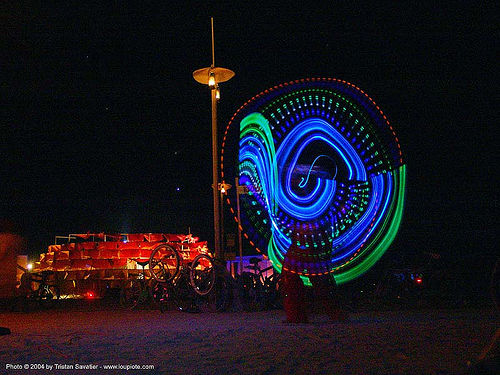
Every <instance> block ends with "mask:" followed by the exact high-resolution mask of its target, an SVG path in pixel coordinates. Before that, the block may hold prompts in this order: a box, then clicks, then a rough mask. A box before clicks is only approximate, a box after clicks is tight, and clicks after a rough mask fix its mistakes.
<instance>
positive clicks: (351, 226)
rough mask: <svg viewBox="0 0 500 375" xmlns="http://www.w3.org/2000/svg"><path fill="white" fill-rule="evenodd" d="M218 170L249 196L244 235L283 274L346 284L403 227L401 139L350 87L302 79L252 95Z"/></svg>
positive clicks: (231, 130) (234, 122)
mask: <svg viewBox="0 0 500 375" xmlns="http://www.w3.org/2000/svg"><path fill="white" fill-rule="evenodd" d="M229 139H238V140H239V142H238V144H236V142H228V140H229ZM224 157H226V163H225V164H224ZM228 158H229V159H230V160H231V162H232V163H231V164H230V165H228V163H227V159H228ZM233 163H234V164H233ZM221 164H222V178H223V180H224V179H226V180H229V179H231V178H232V179H233V180H234V177H237V178H238V182H239V184H240V185H245V186H246V187H247V189H248V194H241V195H240V196H239V198H240V205H241V223H240V224H239V225H241V228H242V230H243V232H244V235H245V237H246V238H247V239H248V240H249V241H250V243H251V244H252V245H253V246H255V247H256V248H257V249H258V250H259V251H260V252H263V253H264V254H266V255H267V256H269V258H270V259H271V260H272V262H273V265H274V267H275V268H276V269H277V270H279V271H281V270H282V268H284V269H286V270H288V271H290V272H295V273H298V274H300V275H301V276H304V277H307V276H315V275H323V274H328V273H334V275H335V279H336V281H337V283H339V284H341V283H344V282H347V281H349V280H352V279H354V278H356V277H358V276H359V275H361V274H363V273H364V272H366V271H367V270H368V269H369V268H370V267H371V266H373V265H374V264H375V262H376V261H377V260H378V259H379V258H380V257H381V256H382V254H383V253H384V252H385V251H386V250H387V248H388V247H389V245H390V244H391V242H392V241H393V240H394V238H395V235H396V232H397V230H398V228H399V225H400V222H401V216H402V210H403V201H404V197H405V176H406V169H405V165H404V163H403V157H402V152H401V147H400V145H399V141H398V138H397V137H396V134H395V132H394V130H393V128H392V127H391V125H390V124H389V122H388V120H387V118H386V116H385V115H384V114H383V113H382V111H381V110H380V108H379V107H378V106H377V105H376V104H375V102H374V101H373V100H372V99H371V98H370V97H369V96H368V95H367V94H366V93H365V92H364V91H363V90H361V89H360V88H358V87H356V86H354V85H353V84H351V83H349V82H346V81H341V80H337V79H332V78H315V79H303V80H298V81H293V82H289V83H285V84H281V85H278V86H274V87H273V88H270V89H269V90H266V91H264V92H261V93H260V94H258V95H257V96H255V97H253V98H252V99H251V100H249V101H248V102H246V103H245V104H244V105H243V106H242V107H241V108H240V109H239V110H238V111H237V112H236V113H235V114H234V116H233V117H232V118H231V121H230V122H229V124H228V126H227V128H226V132H225V135H224V140H223V145H222V156H221ZM232 190H233V191H232V195H231V196H230V197H231V199H228V201H229V203H231V202H235V199H236V192H235V191H234V190H235V189H232ZM234 206H235V205H234V204H231V207H234ZM231 210H232V212H233V213H234V208H231ZM292 251H293V253H290V252H292ZM287 253H288V254H287ZM285 255H287V256H286V257H285Z"/></svg>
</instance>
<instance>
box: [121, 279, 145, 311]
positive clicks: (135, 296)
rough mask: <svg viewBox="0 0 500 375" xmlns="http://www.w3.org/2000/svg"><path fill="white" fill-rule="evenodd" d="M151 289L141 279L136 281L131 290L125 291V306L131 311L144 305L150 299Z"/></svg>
mask: <svg viewBox="0 0 500 375" xmlns="http://www.w3.org/2000/svg"><path fill="white" fill-rule="evenodd" d="M149 293H150V292H149V289H148V288H147V287H146V285H145V282H144V281H143V280H141V279H134V280H132V282H131V285H130V287H129V288H126V289H125V290H124V296H123V302H122V303H123V305H124V306H125V307H127V308H129V309H135V308H136V307H137V306H139V305H144V304H145V302H147V300H148V299H149V296H150V294H149Z"/></svg>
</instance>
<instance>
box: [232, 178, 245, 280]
mask: <svg viewBox="0 0 500 375" xmlns="http://www.w3.org/2000/svg"><path fill="white" fill-rule="evenodd" d="M234 180H235V182H234V186H235V187H236V211H237V212H238V247H239V250H240V264H239V267H238V268H239V269H240V275H241V274H242V272H243V243H242V240H241V217H240V185H239V182H238V177H236V178H235V179H234Z"/></svg>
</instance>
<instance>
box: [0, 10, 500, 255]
mask: <svg viewBox="0 0 500 375" xmlns="http://www.w3.org/2000/svg"><path fill="white" fill-rule="evenodd" d="M11 3H12V4H16V5H10V6H9V5H7V6H4V9H2V10H1V16H0V17H1V22H0V25H1V28H2V29H1V34H2V39H1V40H2V48H1V50H2V52H3V54H2V58H1V62H0V64H1V66H2V67H1V73H0V74H1V80H0V82H1V95H0V108H1V123H0V126H1V132H0V176H1V177H0V178H1V182H0V218H3V219H7V220H10V221H12V222H14V223H16V224H17V225H18V228H19V230H20V231H21V233H22V234H23V235H24V236H25V237H26V238H27V239H28V244H29V250H30V252H31V253H35V254H36V253H38V252H40V251H41V250H43V249H45V248H46V246H47V245H49V244H50V243H52V241H53V238H54V236H55V235H61V234H68V233H79V232H87V231H91V232H102V231H104V232H170V233H173V232H180V233H186V232H187V231H188V228H190V229H191V231H192V233H194V234H195V235H199V236H200V237H201V238H202V239H206V240H210V241H211V239H212V236H213V234H212V229H211V228H212V211H211V209H212V195H211V183H212V176H211V143H210V142H211V138H210V95H209V90H208V88H207V87H204V86H203V85H200V84H199V83H197V82H195V81H194V79H193V78H192V72H193V71H194V70H196V69H199V68H203V67H207V66H209V65H210V63H211V55H210V54H211V50H210V16H214V17H215V40H216V50H215V60H216V61H215V62H216V65H217V66H222V67H226V68H230V69H232V70H234V71H235V72H236V76H235V77H234V78H233V79H232V80H230V81H229V82H226V83H224V84H222V85H221V89H222V90H221V91H222V100H221V101H220V103H219V107H218V109H219V116H218V118H219V128H220V131H221V133H222V132H223V130H224V128H225V126H226V125H227V123H228V121H229V119H230V117H231V116H232V114H233V113H234V112H235V111H236V110H237V109H238V108H239V107H240V106H241V105H242V104H243V103H244V102H245V101H247V100H249V99H250V98H251V97H252V96H254V95H256V94H258V93H259V92H261V91H263V90H265V89H267V88H269V87H271V86H274V85H276V84H279V83H283V82H287V81H291V80H294V79H300V78H306V77H332V78H340V79H345V80H347V81H349V82H352V83H354V84H356V85H357V86H359V87H361V88H362V89H363V90H364V91H366V92H367V93H368V94H369V95H370V96H371V97H372V98H373V99H374V100H375V102H376V103H377V104H378V105H379V106H380V107H381V109H382V110H383V111H384V113H386V114H387V116H388V118H389V120H390V121H391V123H392V124H393V126H394V127H395V129H396V132H397V134H398V136H399V139H400V141H401V145H402V148H403V152H404V153H405V157H406V162H407V165H408V190H407V192H408V195H407V205H406V210H405V216H404V220H403V224H402V227H401V229H400V233H399V234H398V237H397V239H396V241H395V242H394V244H393V246H392V247H391V249H390V250H389V252H388V254H387V255H386V256H387V257H391V256H393V255H395V254H408V255H409V256H412V255H413V256H416V257H417V258H418V257H420V256H421V254H423V253H424V252H438V253H441V254H443V256H446V257H450V258H453V257H463V258H464V259H465V258H467V257H470V256H476V255H478V254H493V253H494V252H495V246H496V242H497V240H496V237H497V236H496V234H497V230H496V227H497V223H496V222H497V218H498V215H497V213H498V172H495V170H497V168H496V166H497V164H498V130H497V126H498V118H499V116H498V107H499V106H498V83H499V79H498V60H497V59H496V58H495V57H496V56H497V53H498V40H499V37H500V35H499V28H498V26H497V25H498V24H497V23H496V22H495V17H494V14H496V12H495V9H494V8H493V7H488V6H486V5H483V4H481V5H479V4H480V3H477V5H476V6H474V5H470V6H464V5H457V4H450V5H448V4H446V5H445V4H440V5H439V7H437V4H438V3H437V2H427V3H428V5H425V4H424V5H421V4H420V5H419V6H418V7H415V6H413V5H412V6H410V5H408V4H403V3H404V2H394V4H392V2H391V5H381V4H382V3H379V2H360V3H356V2H340V4H337V3H339V2H328V1H327V2H322V3H326V4H323V5H322V6H321V7H313V6H312V5H308V7H306V6H305V5H300V6H299V7H297V4H294V3H292V2H281V4H279V5H273V4H278V3H280V2H268V5H267V6H266V7H261V6H257V5H254V4H255V3H253V2H249V3H248V4H247V5H240V3H239V2H235V4H238V5H232V7H230V8H229V9H223V7H222V6H220V5H219V7H216V8H214V9H209V6H208V5H204V6H200V5H196V6H194V5H192V4H189V3H188V2H176V3H177V5H172V3H174V2H171V1H162V2H147V5H142V2H130V3H133V4H135V5H130V4H129V3H128V2H123V1H114V2H106V1H102V2H97V3H96V4H98V5H89V4H86V2H71V1H70V2H62V3H61V4H60V5H59V6H57V7H55V6H49V7H36V6H33V5H30V6H29V7H26V8H22V6H20V5H17V2H11ZM99 3H104V4H106V5H103V4H99ZM108 3H110V4H109V5H107V4H108ZM139 3H141V5H138V4H139ZM252 3H253V4H252ZM301 3H303V4H305V3H306V2H301ZM307 3H309V2H307ZM424 3H425V2H424ZM464 3H465V2H464ZM496 11H498V8H497V9H496ZM233 141H235V140H233ZM230 220H232V219H230V218H229V217H228V218H226V221H228V222H229V221H230ZM391 254H392V255H391Z"/></svg>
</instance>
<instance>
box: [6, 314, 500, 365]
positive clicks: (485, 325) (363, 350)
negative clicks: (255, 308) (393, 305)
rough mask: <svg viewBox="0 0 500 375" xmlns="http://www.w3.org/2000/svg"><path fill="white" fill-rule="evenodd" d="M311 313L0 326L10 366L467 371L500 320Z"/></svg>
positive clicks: (21, 317)
mask: <svg viewBox="0 0 500 375" xmlns="http://www.w3.org/2000/svg"><path fill="white" fill-rule="evenodd" d="M310 318H311V319H310V323H308V324H287V323H284V322H283V321H284V319H285V314H284V312H283V311H280V310H273V311H263V312H241V311H240V312H225V313H200V314H189V313H183V312H178V311H167V312H165V313H163V314H162V313H160V312H159V311H157V310H132V311H131V310H126V309H120V308H109V307H107V308H91V309H89V308H73V309H69V310H68V309H55V310H41V311H34V312H29V313H27V312H8V311H0V326H4V327H7V328H9V329H10V330H11V334H9V335H5V336H0V373H1V374H68V375H69V374H101V373H103V374H106V373H109V374H123V373H127V374H464V373H467V372H468V371H469V370H468V366H467V363H468V362H469V361H470V362H472V363H474V361H475V360H476V359H477V358H478V356H479V355H480V354H481V351H482V350H483V349H484V348H485V346H486V345H487V344H488V342H490V340H491V338H492V337H493V335H494V334H495V331H496V330H497V329H498V327H499V319H498V315H497V313H496V311H495V310H493V309H489V308H484V309H466V310H465V309H462V310H431V309H427V310H418V311H409V310H405V311H363V312H354V313H351V315H350V319H349V321H348V322H342V323H339V322H330V321H328V319H327V317H326V316H322V315H321V314H318V313H316V314H314V315H312V316H311V317H310ZM107 365H117V366H120V367H121V368H119V369H114V370H111V369H106V368H105V366H107ZM127 365H128V367H129V369H128V370H127V369H126V367H127ZM79 366H80V367H83V368H79ZM25 367H27V368H28V369H25Z"/></svg>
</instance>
